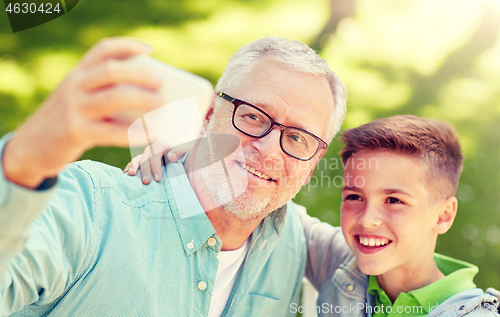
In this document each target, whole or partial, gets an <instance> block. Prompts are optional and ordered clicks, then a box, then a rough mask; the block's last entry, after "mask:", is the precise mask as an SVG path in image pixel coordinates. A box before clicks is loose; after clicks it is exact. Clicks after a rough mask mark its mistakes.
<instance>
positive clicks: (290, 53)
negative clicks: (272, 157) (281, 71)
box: [215, 36, 347, 143]
mask: <svg viewBox="0 0 500 317" xmlns="http://www.w3.org/2000/svg"><path fill="white" fill-rule="evenodd" d="M263 57H269V58H271V59H273V60H275V61H277V62H280V63H283V64H285V65H286V66H287V67H289V68H290V69H292V70H295V71H299V72H304V73H310V74H315V75H317V76H325V78H326V80H327V81H328V83H329V84H330V89H331V91H332V95H333V100H334V102H335V110H334V112H333V115H332V118H331V120H330V122H329V124H328V127H327V133H326V135H327V140H325V141H326V142H328V143H330V141H331V140H332V139H333V137H334V136H335V135H336V134H337V132H338V131H339V130H340V125H341V124H342V121H343V120H344V117H345V113H346V108H347V105H346V103H347V91H346V89H345V87H344V84H343V83H342V81H341V80H340V78H339V77H338V76H337V74H335V73H334V72H333V71H332V70H331V69H330V67H329V66H328V63H327V62H326V61H325V60H324V59H323V58H321V57H320V56H319V55H318V54H317V53H316V52H315V51H314V50H313V49H311V48H310V47H309V46H307V45H306V44H304V43H302V42H299V41H295V40H287V39H284V38H278V37H274V36H267V37H264V38H262V39H260V40H257V41H255V42H252V43H249V44H245V45H243V46H242V47H241V48H240V49H239V50H238V51H237V52H236V53H235V54H234V55H233V56H232V57H231V60H230V61H229V63H228V64H227V66H226V69H225V70H224V73H223V74H222V76H221V78H220V79H219V82H218V83H217V86H216V87H215V89H216V91H222V92H226V93H228V94H230V93H231V91H232V90H235V89H238V88H240V86H241V84H242V82H243V80H244V79H245V77H246V76H247V75H248V74H249V73H250V71H251V70H252V68H253V67H254V66H255V64H257V62H258V61H259V60H260V59H261V58H263Z"/></svg>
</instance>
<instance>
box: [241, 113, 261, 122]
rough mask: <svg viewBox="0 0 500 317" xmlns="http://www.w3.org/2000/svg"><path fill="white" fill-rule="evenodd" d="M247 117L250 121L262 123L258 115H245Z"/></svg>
mask: <svg viewBox="0 0 500 317" xmlns="http://www.w3.org/2000/svg"><path fill="white" fill-rule="evenodd" d="M245 117H246V118H247V119H250V120H253V121H260V118H259V117H258V116H257V115H255V114H253V113H248V114H246V115H245Z"/></svg>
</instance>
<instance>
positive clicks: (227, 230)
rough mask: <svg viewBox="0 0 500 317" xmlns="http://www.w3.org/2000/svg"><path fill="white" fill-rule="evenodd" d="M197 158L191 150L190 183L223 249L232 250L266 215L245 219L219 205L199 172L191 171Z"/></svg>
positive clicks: (189, 160) (187, 159)
mask: <svg viewBox="0 0 500 317" xmlns="http://www.w3.org/2000/svg"><path fill="white" fill-rule="evenodd" d="M195 158H196V151H191V152H189V154H188V156H187V158H186V162H185V164H184V169H185V170H186V174H187V177H188V180H189V183H190V184H191V187H192V188H193V191H194V193H195V195H196V197H197V198H198V201H199V202H200V204H201V207H202V208H203V210H205V212H206V214H207V217H208V219H209V220H210V222H211V223H212V226H213V227H214V229H215V232H216V233H217V236H218V237H219V238H220V239H221V241H222V249H221V250H222V251H230V250H235V249H238V248H240V247H241V246H242V245H243V244H244V243H245V241H246V240H247V239H248V238H249V237H250V235H251V234H252V232H253V231H254V230H255V228H257V226H258V225H259V223H260V222H261V221H262V219H263V218H264V216H263V217H259V218H257V219H253V220H246V221H243V220H241V219H239V218H238V217H236V216H235V215H234V214H232V213H231V212H229V211H227V210H226V209H224V208H223V207H221V206H217V204H216V203H215V202H214V199H213V198H212V197H211V195H210V194H209V192H208V190H207V188H206V187H205V184H204V183H203V181H202V180H201V179H200V176H199V174H198V173H196V172H191V171H193V170H196V168H194V163H195V162H194V160H195Z"/></svg>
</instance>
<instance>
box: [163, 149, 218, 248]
mask: <svg viewBox="0 0 500 317" xmlns="http://www.w3.org/2000/svg"><path fill="white" fill-rule="evenodd" d="M186 156H187V153H186V155H184V157H182V158H181V159H180V160H179V161H177V162H176V163H172V162H170V163H168V164H167V166H166V170H165V174H166V175H164V177H166V178H167V179H166V181H165V186H166V191H167V195H168V194H169V193H171V194H172V195H171V196H172V197H169V200H170V199H171V200H172V201H173V203H172V204H171V208H172V214H173V216H174V219H175V221H176V224H177V230H178V231H179V235H180V237H181V240H182V244H183V248H184V251H185V253H186V255H187V256H189V255H191V254H193V253H194V252H195V251H196V250H198V249H199V248H200V247H202V246H203V245H204V244H205V242H206V241H207V240H208V239H209V238H210V237H214V238H215V239H216V241H217V244H216V245H215V246H213V248H215V249H216V251H217V252H219V251H220V249H221V247H222V242H221V240H220V239H219V238H218V237H217V235H216V234H215V229H214V227H213V226H212V223H211V222H210V220H209V219H208V217H207V215H206V214H205V211H204V210H203V208H202V207H201V204H200V202H199V201H198V198H197V197H196V194H195V193H194V190H193V188H192V187H191V184H190V183H189V180H188V177H187V175H186V172H185V170H184V165H183V163H184V161H185V159H186ZM167 187H170V188H167Z"/></svg>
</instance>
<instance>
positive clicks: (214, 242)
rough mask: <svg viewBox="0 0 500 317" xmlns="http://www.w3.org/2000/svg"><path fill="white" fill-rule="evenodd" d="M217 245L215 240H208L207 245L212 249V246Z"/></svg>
mask: <svg viewBox="0 0 500 317" xmlns="http://www.w3.org/2000/svg"><path fill="white" fill-rule="evenodd" d="M216 244H217V240H215V238H209V239H208V245H209V246H211V247H213V246H214V245H216Z"/></svg>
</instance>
